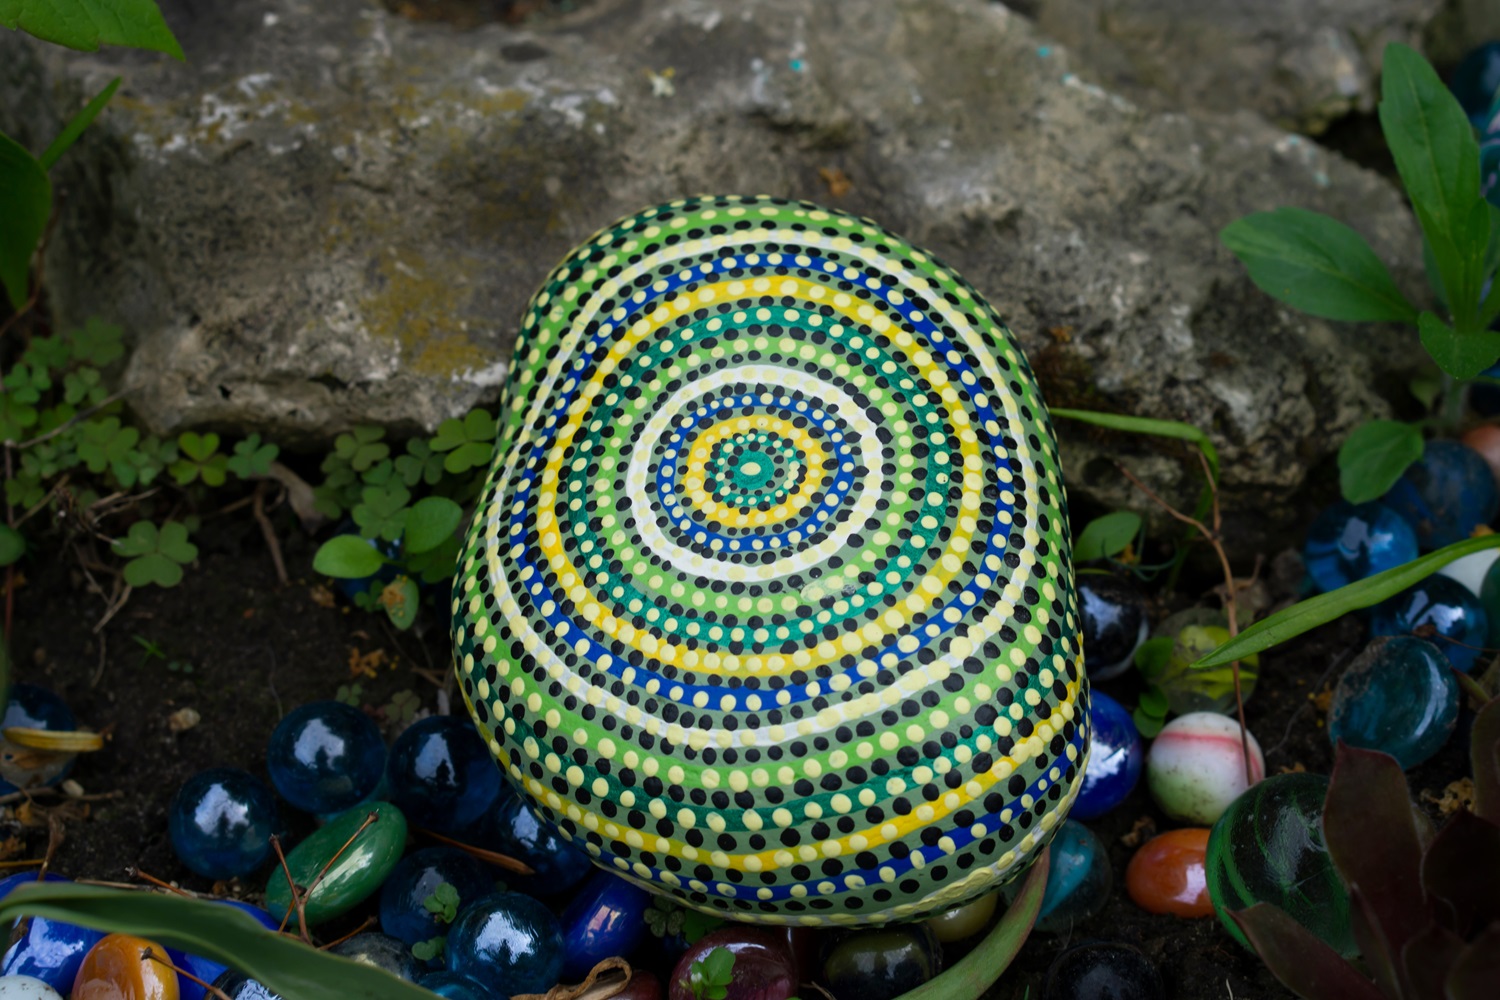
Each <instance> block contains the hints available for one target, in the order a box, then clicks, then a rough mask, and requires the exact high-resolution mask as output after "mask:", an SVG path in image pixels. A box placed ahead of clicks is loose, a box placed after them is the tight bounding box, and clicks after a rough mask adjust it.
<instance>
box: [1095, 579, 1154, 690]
mask: <svg viewBox="0 0 1500 1000" xmlns="http://www.w3.org/2000/svg"><path fill="white" fill-rule="evenodd" d="M1077 589H1078V613H1079V615H1080V616H1081V618H1082V620H1083V649H1084V657H1085V659H1086V661H1087V663H1088V672H1089V678H1090V679H1091V680H1095V681H1102V680H1108V679H1109V678H1111V677H1114V676H1115V675H1117V674H1122V673H1124V672H1125V671H1127V670H1129V669H1130V667H1131V665H1132V664H1133V663H1134V657H1135V651H1136V649H1138V648H1139V647H1140V645H1141V643H1142V642H1145V641H1146V633H1147V632H1149V631H1150V628H1151V622H1150V620H1149V619H1148V618H1147V617H1146V598H1145V597H1144V596H1142V594H1141V592H1140V590H1139V588H1137V587H1136V586H1135V584H1133V583H1131V582H1130V581H1129V580H1127V579H1124V578H1123V577H1118V576H1106V575H1104V574H1101V573H1081V574H1079V576H1078V584H1077Z"/></svg>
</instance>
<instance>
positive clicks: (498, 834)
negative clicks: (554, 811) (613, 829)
mask: <svg viewBox="0 0 1500 1000" xmlns="http://www.w3.org/2000/svg"><path fill="white" fill-rule="evenodd" d="M460 839H462V840H463V841H464V842H465V843H471V844H475V845H477V846H479V847H484V848H488V849H490V850H494V851H499V852H500V853H501V854H508V855H510V856H511V857H513V858H515V859H516V860H518V861H522V862H524V863H525V864H527V865H529V866H530V867H531V868H532V869H533V870H534V871H535V872H536V874H534V875H513V874H511V873H509V872H506V873H505V875H504V877H505V881H506V883H507V884H509V885H511V886H513V887H515V888H517V889H520V890H522V891H523V892H526V893H528V894H529V895H533V896H542V897H547V896H554V895H559V894H562V893H565V892H567V891H568V890H569V889H571V888H573V887H574V886H575V885H577V884H578V883H579V882H582V881H583V880H584V879H585V878H587V877H588V875H589V873H590V872H593V871H594V870H595V868H594V863H593V861H592V860H590V858H589V856H588V854H587V853H586V852H585V851H583V850H581V849H580V848H577V847H574V846H573V844H572V843H571V842H570V841H569V840H568V839H567V838H566V837H564V836H563V835H562V834H561V833H560V832H558V830H557V828H556V827H555V826H553V825H552V824H551V823H549V822H547V821H546V820H545V819H543V818H542V816H541V815H540V814H539V813H538V812H537V811H536V810H535V809H532V808H531V807H530V806H529V805H527V804H526V803H525V802H523V801H522V800H521V799H520V798H519V797H517V796H514V795H510V796H506V797H505V798H504V799H503V800H502V801H501V803H500V804H499V806H498V807H496V808H494V809H491V810H489V811H487V812H486V813H485V815H484V816H482V817H481V818H480V820H479V822H478V823H476V824H475V826H474V827H473V828H471V829H470V830H468V831H465V833H464V834H463V835H462V836H461V838H460Z"/></svg>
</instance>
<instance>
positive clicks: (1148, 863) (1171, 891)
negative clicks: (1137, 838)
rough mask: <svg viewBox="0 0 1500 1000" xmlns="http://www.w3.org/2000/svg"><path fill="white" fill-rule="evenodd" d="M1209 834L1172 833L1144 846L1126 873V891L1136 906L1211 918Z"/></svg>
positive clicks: (1198, 831)
mask: <svg viewBox="0 0 1500 1000" xmlns="http://www.w3.org/2000/svg"><path fill="white" fill-rule="evenodd" d="M1207 854H1208V831H1207V830H1206V829H1202V828H1190V829H1186V830H1169V831H1167V832H1166V833H1163V834H1161V835H1160V836H1157V837H1152V838H1151V839H1150V840H1148V841H1146V843H1144V844H1142V845H1141V849H1140V850H1139V851H1136V852H1135V857H1133V858H1131V859H1130V865H1129V867H1127V868H1126V869H1125V889H1126V891H1128V892H1129V893H1130V898H1131V899H1133V900H1135V905H1137V906H1139V907H1140V908H1141V909H1143V910H1148V911H1150V912H1151V913H1170V914H1172V915H1173V916H1178V917H1211V916H1213V915H1214V904H1213V902H1212V901H1211V900H1210V899H1209V898H1208V876H1207V872H1206V869H1205V867H1204V858H1205V857H1206V855H1207Z"/></svg>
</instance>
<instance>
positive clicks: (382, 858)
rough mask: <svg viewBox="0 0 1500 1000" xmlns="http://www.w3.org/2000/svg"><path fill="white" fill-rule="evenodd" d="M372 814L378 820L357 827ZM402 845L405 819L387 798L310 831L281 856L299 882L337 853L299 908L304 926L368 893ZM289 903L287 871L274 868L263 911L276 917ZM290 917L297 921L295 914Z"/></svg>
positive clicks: (398, 855)
mask: <svg viewBox="0 0 1500 1000" xmlns="http://www.w3.org/2000/svg"><path fill="white" fill-rule="evenodd" d="M371 813H374V814H375V815H376V816H377V817H378V819H377V820H376V821H375V822H373V823H371V824H370V825H369V826H367V827H365V828H364V829H363V830H360V827H361V825H363V824H364V822H365V819H366V817H367V816H369V815H370V814H371ZM356 833H358V836H357V837H356V836H355V834H356ZM350 838H353V842H352V843H350ZM345 844H348V846H347V847H345V846H344V845H345ZM405 847H406V817H405V816H403V815H402V814H401V810H400V809H398V808H397V807H396V806H394V805H392V804H391V803H389V802H376V803H374V804H373V805H370V806H356V807H355V808H353V809H351V810H349V811H348V812H346V813H344V814H343V815H342V816H340V817H339V818H337V819H335V820H334V821H333V822H331V823H329V824H328V825H327V826H324V827H322V828H321V829H319V830H314V831H313V832H312V833H311V834H309V835H308V837H307V839H306V840H304V841H302V843H300V844H298V845H297V846H296V847H294V848H292V850H291V851H290V852H288V854H287V856H286V865H287V869H289V870H290V871H291V873H292V878H293V879H294V880H296V883H297V884H298V885H300V886H309V885H312V882H313V879H315V878H317V876H318V873H319V872H321V871H322V870H323V866H324V865H326V864H328V862H329V859H331V858H333V857H334V856H335V855H337V860H336V861H334V862H333V865H332V867H330V868H329V869H328V871H327V873H326V874H325V875H324V876H323V878H322V880H321V881H319V882H318V884H317V885H316V886H313V890H312V892H311V893H310V894H309V895H308V897H307V905H306V907H305V908H304V910H305V913H306V916H307V922H308V924H310V925H312V924H320V923H322V922H323V921H325V920H331V919H333V918H334V917H337V916H339V915H340V914H343V913H347V912H348V911H349V910H350V909H352V908H353V907H355V906H357V905H359V904H360V903H362V902H364V901H365V900H366V899H369V898H370V897H371V896H373V895H374V894H375V893H376V892H377V891H378V890H379V889H380V886H381V884H382V883H383V882H385V879H386V876H388V875H389V874H390V873H391V869H393V868H395V867H396V862H397V861H399V860H400V859H401V852H402V850H403V849H405ZM341 850H342V852H341ZM291 904H292V893H291V889H290V887H288V885H287V883H286V872H284V871H282V869H281V868H280V867H279V866H278V867H277V868H276V870H275V871H273V872H272V873H271V875H270V877H269V878H268V879H267V880H266V909H267V910H269V911H270V913H271V915H272V916H274V917H276V918H277V919H278V920H280V919H281V918H282V917H283V916H284V915H285V914H286V913H287V912H288V911H289V910H291V909H292V905H291ZM292 919H293V920H295V919H296V914H295V913H293V915H292Z"/></svg>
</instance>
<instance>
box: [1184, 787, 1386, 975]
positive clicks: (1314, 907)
mask: <svg viewBox="0 0 1500 1000" xmlns="http://www.w3.org/2000/svg"><path fill="white" fill-rule="evenodd" d="M1327 794H1328V778H1327V777H1326V776H1325V775H1321V774H1308V773H1294V774H1278V775H1274V776H1272V777H1270V778H1267V779H1266V780H1265V781H1262V782H1261V783H1260V784H1258V785H1256V786H1255V787H1254V788H1252V789H1250V790H1249V791H1248V792H1246V793H1245V794H1244V795H1242V796H1240V797H1239V798H1238V799H1236V800H1235V801H1234V804H1233V805H1231V806H1230V807H1229V808H1228V809H1227V810H1225V811H1224V815H1223V816H1220V817H1219V821H1218V822H1217V823H1215V824H1214V826H1213V830H1212V832H1210V834H1209V837H1208V856H1207V868H1208V894H1209V896H1210V897H1211V898H1212V899H1213V904H1214V910H1215V911H1216V912H1217V913H1218V915H1219V922H1220V923H1222V924H1223V925H1224V927H1225V929H1226V930H1228V931H1229V933H1230V935H1231V936H1232V937H1233V938H1234V939H1235V940H1236V941H1238V942H1240V944H1243V945H1245V947H1247V948H1248V947H1249V944H1248V943H1247V942H1246V941H1245V937H1244V935H1243V934H1241V933H1240V929H1239V927H1237V926H1236V925H1235V923H1234V921H1233V920H1231V919H1230V918H1229V911H1231V910H1242V909H1245V908H1246V907H1248V906H1252V905H1254V904H1255V903H1273V904H1275V905H1276V906H1279V907H1281V909H1282V910H1284V911H1286V913H1287V915H1288V916H1290V917H1291V918H1292V919H1294V920H1296V921H1297V922H1298V923H1300V924H1301V925H1302V926H1303V927H1305V928H1307V929H1308V930H1309V931H1311V932H1312V933H1314V934H1316V935H1317V936H1318V937H1320V938H1322V939H1323V941H1324V942H1326V943H1327V944H1328V945H1329V947H1331V948H1333V949H1334V950H1335V951H1337V952H1339V953H1340V954H1342V955H1345V956H1349V955H1353V954H1354V953H1355V952H1356V951H1357V950H1358V949H1357V946H1356V945H1355V942H1354V934H1353V931H1351V930H1350V925H1349V894H1348V893H1347V892H1346V891H1345V890H1344V884H1343V882H1341V881H1340V880H1339V876H1338V872H1337V871H1336V870H1334V867H1333V862H1332V861H1331V860H1330V859H1329V857H1328V848H1327V847H1325V846H1324V843H1323V825H1322V820H1323V799H1324V797H1325V796H1326V795H1327Z"/></svg>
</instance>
